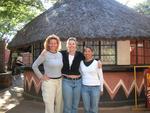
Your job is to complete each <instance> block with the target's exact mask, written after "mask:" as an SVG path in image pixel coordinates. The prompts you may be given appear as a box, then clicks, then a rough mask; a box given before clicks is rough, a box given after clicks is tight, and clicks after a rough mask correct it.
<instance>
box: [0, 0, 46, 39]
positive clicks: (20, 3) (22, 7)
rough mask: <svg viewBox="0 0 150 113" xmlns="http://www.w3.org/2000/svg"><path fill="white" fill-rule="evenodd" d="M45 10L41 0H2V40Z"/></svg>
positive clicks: (0, 11) (0, 33)
mask: <svg viewBox="0 0 150 113" xmlns="http://www.w3.org/2000/svg"><path fill="white" fill-rule="evenodd" d="M44 10H45V9H44V7H43V5H42V3H41V1H40V0H0V40H2V38H4V36H6V35H8V36H9V35H11V34H14V32H15V31H17V30H18V29H19V28H18V27H20V26H22V25H24V24H25V23H27V22H29V21H30V20H31V19H33V18H34V17H36V16H37V15H39V14H40V13H41V12H43V11H44Z"/></svg>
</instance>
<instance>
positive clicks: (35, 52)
mask: <svg viewBox="0 0 150 113" xmlns="http://www.w3.org/2000/svg"><path fill="white" fill-rule="evenodd" d="M42 50H43V44H42V43H34V44H33V61H35V59H37V57H38V56H39V55H40V53H41V52H42Z"/></svg>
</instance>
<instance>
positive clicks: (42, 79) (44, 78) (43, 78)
mask: <svg viewBox="0 0 150 113" xmlns="http://www.w3.org/2000/svg"><path fill="white" fill-rule="evenodd" d="M47 80H49V78H48V76H47V75H43V76H42V77H41V81H47Z"/></svg>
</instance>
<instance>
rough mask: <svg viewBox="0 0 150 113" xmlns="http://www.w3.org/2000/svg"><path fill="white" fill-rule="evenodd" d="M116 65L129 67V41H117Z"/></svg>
mask: <svg viewBox="0 0 150 113" xmlns="http://www.w3.org/2000/svg"><path fill="white" fill-rule="evenodd" d="M117 65H130V41H129V40H127V41H117Z"/></svg>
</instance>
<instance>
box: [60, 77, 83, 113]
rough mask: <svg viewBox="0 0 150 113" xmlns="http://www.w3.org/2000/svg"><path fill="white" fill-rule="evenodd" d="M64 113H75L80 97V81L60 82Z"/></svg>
mask: <svg viewBox="0 0 150 113" xmlns="http://www.w3.org/2000/svg"><path fill="white" fill-rule="evenodd" d="M62 88H63V89H62V91H63V100H64V113H77V111H78V105H79V101H80V96H81V79H79V80H68V79H65V78H64V79H63V82H62Z"/></svg>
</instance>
